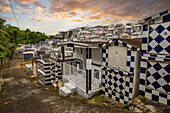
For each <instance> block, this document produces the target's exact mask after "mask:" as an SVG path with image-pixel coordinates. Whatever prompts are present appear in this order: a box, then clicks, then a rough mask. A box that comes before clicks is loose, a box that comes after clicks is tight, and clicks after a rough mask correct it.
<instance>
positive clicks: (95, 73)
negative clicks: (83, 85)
mask: <svg viewBox="0 0 170 113" xmlns="http://www.w3.org/2000/svg"><path fill="white" fill-rule="evenodd" d="M94 78H97V79H99V71H98V70H96V69H95V70H94Z"/></svg>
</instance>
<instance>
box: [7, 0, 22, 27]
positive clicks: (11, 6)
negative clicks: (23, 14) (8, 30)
mask: <svg viewBox="0 0 170 113" xmlns="http://www.w3.org/2000/svg"><path fill="white" fill-rule="evenodd" d="M8 1H9V3H10V6H11V9H12V12H13V14H14V18H15V21H16V23H17V25H18V28H19V29H20V27H19V24H18V20H17V17H16V15H15V12H14V9H13V7H12V4H11V0H8Z"/></svg>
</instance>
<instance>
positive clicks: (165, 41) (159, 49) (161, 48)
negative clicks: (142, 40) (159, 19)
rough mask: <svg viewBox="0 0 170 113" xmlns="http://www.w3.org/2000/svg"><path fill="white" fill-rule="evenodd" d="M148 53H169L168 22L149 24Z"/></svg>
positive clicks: (169, 25)
mask: <svg viewBox="0 0 170 113" xmlns="http://www.w3.org/2000/svg"><path fill="white" fill-rule="evenodd" d="M148 43H149V44H148V53H156V54H157V53H158V54H170V45H169V43H170V24H169V23H163V24H156V25H150V26H149V41H148Z"/></svg>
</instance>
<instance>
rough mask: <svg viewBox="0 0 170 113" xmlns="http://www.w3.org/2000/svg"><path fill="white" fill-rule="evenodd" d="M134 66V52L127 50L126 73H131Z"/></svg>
mask: <svg viewBox="0 0 170 113" xmlns="http://www.w3.org/2000/svg"><path fill="white" fill-rule="evenodd" d="M134 66H135V51H132V50H131V49H129V48H128V49H127V71H128V72H131V73H133V72H134Z"/></svg>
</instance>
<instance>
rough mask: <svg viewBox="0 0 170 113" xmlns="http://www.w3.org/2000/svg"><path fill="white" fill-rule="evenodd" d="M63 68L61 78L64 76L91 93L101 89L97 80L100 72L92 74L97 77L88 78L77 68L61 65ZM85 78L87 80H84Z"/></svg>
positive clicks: (84, 72)
mask: <svg viewBox="0 0 170 113" xmlns="http://www.w3.org/2000/svg"><path fill="white" fill-rule="evenodd" d="M63 67H64V68H63V69H64V70H63V76H66V77H67V78H69V79H70V80H71V81H73V82H74V83H76V84H77V85H79V86H80V87H82V88H83V89H84V90H86V91H87V90H88V91H93V90H97V89H99V88H101V85H100V78H99V76H101V75H100V74H101V72H99V71H97V72H94V75H96V76H97V77H96V76H92V77H89V75H86V71H84V70H81V69H78V68H77V67H75V66H72V65H70V64H67V63H63ZM87 76H88V78H86V77H87ZM87 88H88V89H87Z"/></svg>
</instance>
